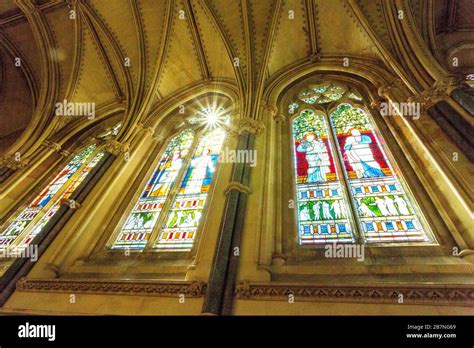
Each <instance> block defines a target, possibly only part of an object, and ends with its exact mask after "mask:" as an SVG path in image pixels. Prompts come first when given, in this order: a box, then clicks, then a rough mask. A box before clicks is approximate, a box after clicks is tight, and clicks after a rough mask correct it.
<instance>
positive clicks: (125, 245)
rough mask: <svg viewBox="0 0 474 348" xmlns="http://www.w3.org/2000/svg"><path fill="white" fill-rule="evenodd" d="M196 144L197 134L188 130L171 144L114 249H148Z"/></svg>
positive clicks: (113, 246)
mask: <svg viewBox="0 0 474 348" xmlns="http://www.w3.org/2000/svg"><path fill="white" fill-rule="evenodd" d="M193 140H194V132H193V131H192V130H185V131H183V132H181V133H180V134H179V135H178V136H176V137H174V138H173V139H172V140H171V141H170V143H169V144H168V147H167V148H166V151H165V152H164V154H163V155H162V156H161V159H160V161H159V163H158V166H157V168H156V169H155V171H154V172H153V174H152V176H151V178H150V180H149V181H148V183H147V184H146V186H145V188H144V190H143V192H142V194H141V196H140V198H139V199H138V202H137V203H136V204H135V206H134V208H133V209H132V212H131V213H130V215H129V217H128V218H127V220H126V222H125V224H124V226H123V227H122V230H121V232H120V233H119V235H118V237H117V239H116V241H115V242H114V244H113V245H112V249H133V250H142V249H143V248H145V246H146V244H147V242H148V239H149V238H150V235H151V233H152V231H153V228H154V227H155V224H156V221H157V219H158V218H159V216H160V213H161V210H162V209H163V206H164V203H165V200H166V198H167V196H168V193H169V192H170V190H171V188H172V186H173V184H174V181H175V179H176V177H177V175H178V173H179V171H180V169H181V167H182V166H183V164H184V161H185V158H186V155H187V154H188V152H189V150H190V147H191V145H192V143H193Z"/></svg>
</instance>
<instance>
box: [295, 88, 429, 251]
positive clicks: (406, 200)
mask: <svg viewBox="0 0 474 348" xmlns="http://www.w3.org/2000/svg"><path fill="white" fill-rule="evenodd" d="M317 88H318V90H317V91H316V88H313V89H312V90H313V92H314V93H319V97H318V96H317V95H313V97H317V98H319V99H317V100H322V99H321V98H322V97H323V98H327V99H331V98H333V99H335V100H338V99H339V98H340V97H341V96H342V95H344V94H347V93H348V92H346V91H345V90H344V89H343V88H342V87H338V88H340V89H338V90H335V89H334V88H333V89H331V88H332V87H331V85H327V86H325V85H320V86H318V87H317ZM328 91H329V93H327V92H328ZM313 92H308V90H306V91H304V92H303V93H300V101H303V102H305V103H306V104H310V105H311V104H314V102H316V101H314V102H312V100H310V101H309V102H306V101H304V98H301V96H302V95H303V97H304V93H308V95H310V94H311V93H313ZM331 96H332V97H331ZM348 97H349V98H352V99H359V98H360V99H362V98H361V97H360V96H359V95H358V94H355V93H353V92H350V93H349V94H348ZM335 100H333V101H335ZM300 109H301V111H300V113H299V114H298V115H297V117H295V118H294V119H293V123H292V126H293V140H294V156H295V170H296V194H297V220H298V230H299V240H300V244H303V245H304V244H318V243H327V242H330V241H338V242H346V243H347V242H349V243H351V242H354V241H355V240H356V239H357V238H354V236H355V235H357V236H360V237H361V238H363V240H364V241H365V242H366V243H397V242H398V243H402V242H430V241H431V239H430V237H429V236H428V234H427V233H426V232H425V231H424V230H423V226H422V224H421V222H420V219H419V218H418V216H417V214H416V212H415V209H414V200H413V198H412V197H411V196H410V195H409V194H408V193H407V192H406V191H405V189H404V188H403V186H402V185H401V184H400V179H399V178H398V177H397V175H396V174H395V173H394V169H393V167H392V164H391V163H390V160H389V158H388V157H387V156H386V153H385V152H384V149H383V147H382V146H381V141H383V140H382V138H381V137H380V135H378V134H376V133H375V131H374V128H373V125H372V123H371V120H370V118H369V116H368V115H367V113H366V112H365V111H364V110H363V109H360V108H357V107H354V106H352V105H351V104H348V103H341V104H339V105H338V106H337V108H336V110H335V111H333V112H332V113H331V114H330V115H328V112H327V109H326V108H324V107H321V110H320V111H319V110H318V111H315V110H313V109H305V108H304V106H300ZM332 139H333V140H334V142H333V141H332ZM333 143H334V144H335V146H336V149H333V145H332V144H333ZM335 151H336V152H335ZM337 164H339V165H337ZM338 168H340V169H338ZM341 170H342V173H340V171H341ZM339 173H340V174H339ZM343 188H347V189H346V190H344V189H343ZM352 212H354V215H355V216H352ZM349 214H350V215H351V216H349Z"/></svg>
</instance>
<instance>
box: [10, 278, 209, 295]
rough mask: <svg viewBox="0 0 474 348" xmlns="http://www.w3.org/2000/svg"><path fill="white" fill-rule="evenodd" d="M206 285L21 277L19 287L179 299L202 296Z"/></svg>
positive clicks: (31, 290) (29, 290)
mask: <svg viewBox="0 0 474 348" xmlns="http://www.w3.org/2000/svg"><path fill="white" fill-rule="evenodd" d="M206 288H207V286H206V284H205V283H204V282H199V281H194V282H172V281H170V282H159V283H157V282H150V281H141V280H136V281H109V280H103V279H101V280H98V279H94V280H83V279H81V280H74V279H68V280H64V279H27V278H24V277H23V278H21V279H20V280H19V281H18V282H17V284H16V289H17V290H18V291H27V292H63V293H93V294H113V295H148V296H163V297H176V296H178V295H185V296H188V297H202V296H204V294H205V293H206Z"/></svg>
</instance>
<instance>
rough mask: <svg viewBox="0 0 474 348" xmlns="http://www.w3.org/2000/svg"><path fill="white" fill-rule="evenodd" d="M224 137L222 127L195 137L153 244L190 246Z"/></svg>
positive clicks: (170, 247) (176, 247)
mask: <svg viewBox="0 0 474 348" xmlns="http://www.w3.org/2000/svg"><path fill="white" fill-rule="evenodd" d="M224 138H225V132H224V130H222V129H221V128H216V129H214V130H212V131H209V132H208V133H207V134H205V135H204V136H203V137H202V138H201V139H200V140H199V143H198V145H197V147H196V149H195V151H194V153H193V157H192V159H191V162H190V165H189V167H188V168H187V170H186V174H185V176H184V178H183V180H182V182H181V185H180V189H179V192H178V193H177V195H176V197H175V199H174V201H173V203H172V204H171V210H170V211H169V213H168V215H167V219H166V222H165V228H163V230H162V231H161V232H160V234H159V236H158V241H157V242H156V244H155V248H157V249H161V250H164V249H167V250H175V251H186V250H190V249H191V247H192V245H193V242H194V240H195V238H196V231H197V228H198V226H199V221H200V218H201V216H202V213H203V209H204V205H205V202H206V198H207V194H208V191H209V188H210V185H211V181H212V178H213V176H214V173H215V171H216V165H217V160H218V157H219V152H220V150H221V146H222V143H223V141H224Z"/></svg>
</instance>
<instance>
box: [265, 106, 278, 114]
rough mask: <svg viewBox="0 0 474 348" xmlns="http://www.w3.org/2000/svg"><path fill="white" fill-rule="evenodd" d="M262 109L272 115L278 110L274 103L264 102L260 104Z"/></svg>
mask: <svg viewBox="0 0 474 348" xmlns="http://www.w3.org/2000/svg"><path fill="white" fill-rule="evenodd" d="M262 109H263V110H265V111H267V112H269V113H270V114H271V115H272V116H273V115H275V114H276V113H277V112H278V108H277V107H276V106H275V105H271V104H266V103H263V104H262Z"/></svg>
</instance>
